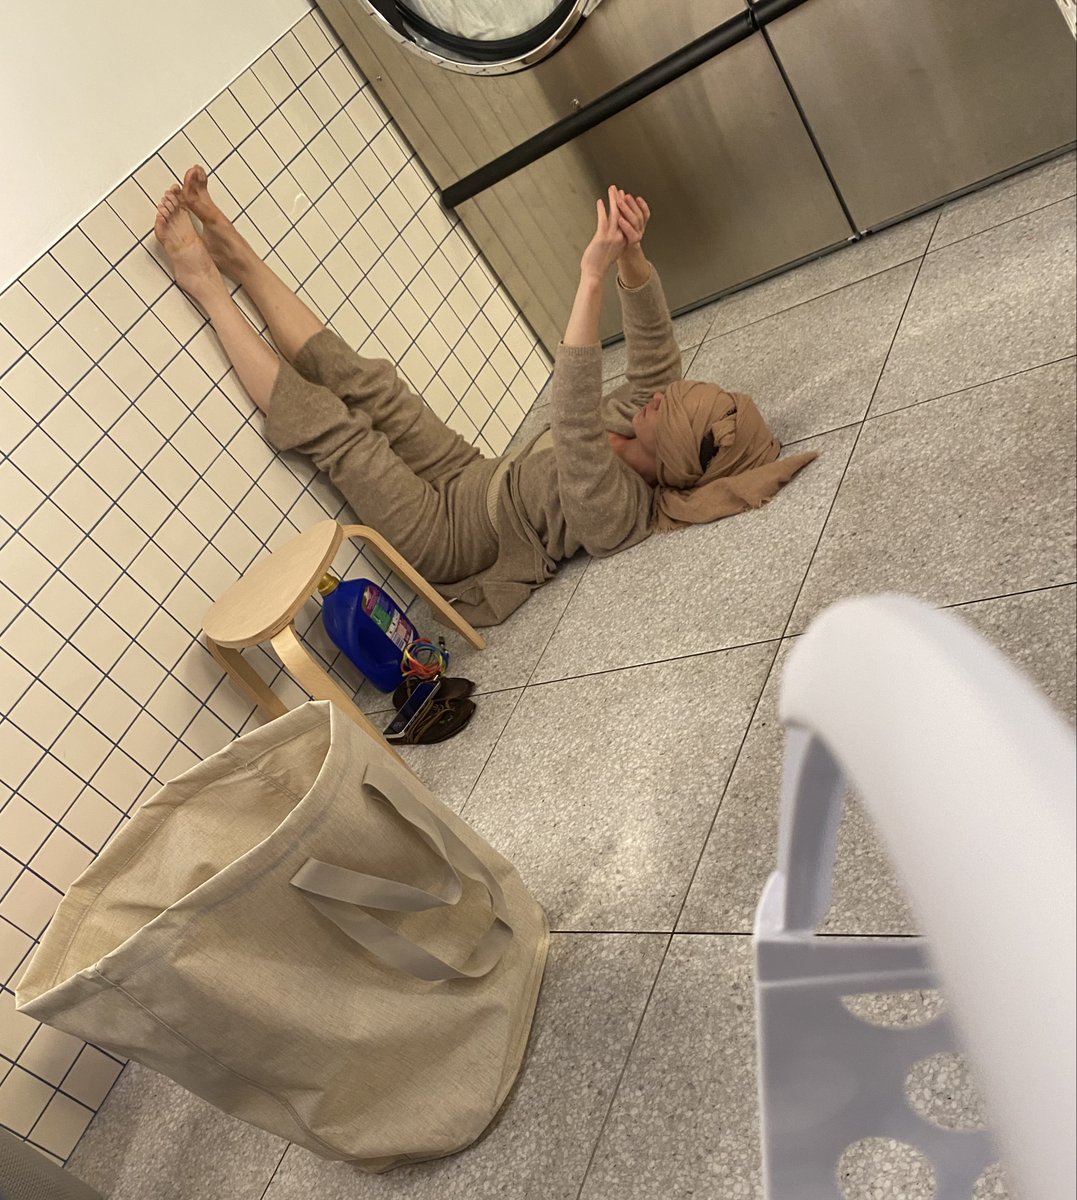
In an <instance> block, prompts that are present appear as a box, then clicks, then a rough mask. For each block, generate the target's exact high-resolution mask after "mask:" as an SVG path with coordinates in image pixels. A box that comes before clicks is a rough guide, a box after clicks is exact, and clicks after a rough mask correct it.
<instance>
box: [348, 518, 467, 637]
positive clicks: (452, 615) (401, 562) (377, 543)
mask: <svg viewBox="0 0 1077 1200" xmlns="http://www.w3.org/2000/svg"><path fill="white" fill-rule="evenodd" d="M344 536H345V537H347V538H354V539H355V540H356V541H360V542H365V543H366V544H367V545H369V546H373V548H374V549H375V550H376V551H377V552H378V554H379V555H380V556H381V557H382V558H384V559H385V561H386V562H387V563H388V564H389V566H390V567H392V569H393V570H394V571H395V572H396V573H397V574H398V575H399V576H400V577H401V579H406V580H407V581H408V583H409V584H411V586H412V587H413V588H414V589H415V591H417V592H418V593H419V595H420V596H422V597H424V598H425V599H426V601H427V603H428V604H429V605H430V607H431V608H432V609H434V611H435V612H439V613H440V614H441V615H442V617H444V618H445V622H446V623H447V624H448V625H451V626H452V627H453V629H455V630H456V632H457V633H458V634H460V636H461V637H462V638H464V639H465V640H466V641H468V642H470V643H471V644H472V645H473V646H474V647H475V649H476V650H485V649H486V639H485V638H484V637H483V636H482V634H481V633H479V631H478V630H477V629H475V628H474V627H473V626H472V625H470V624H469V623H468V622H467V621H465V620H464V618H463V617H461V616H460V615H459V614H458V613H457V611H456V609H455V608H453V606H452V605H451V604H450V603H449V602H448V600H446V599H445V597H444V596H442V595H441V594H440V592H437V591H435V590H434V588H433V587H431V586H430V584H429V583H427V582H426V580H425V579H424V578H423V577H422V575H420V574H419V572H418V571H416V570H415V568H414V567H413V566H412V565H411V563H409V562H408V560H407V559H406V558H402V557H401V556H400V554H399V553H398V552H397V551H396V550H394V549H393V547H392V546H391V545H390V544H389V542H387V541H386V540H385V538H383V537H382V536H381V534H380V533H378V532H377V530H374V529H371V528H370V527H369V526H367V525H345V526H344Z"/></svg>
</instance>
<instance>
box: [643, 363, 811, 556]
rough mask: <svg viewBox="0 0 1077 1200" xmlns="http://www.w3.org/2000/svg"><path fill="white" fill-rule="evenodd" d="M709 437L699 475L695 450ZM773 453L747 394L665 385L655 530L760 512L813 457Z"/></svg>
mask: <svg viewBox="0 0 1077 1200" xmlns="http://www.w3.org/2000/svg"><path fill="white" fill-rule="evenodd" d="M708 433H712V434H713V435H714V448H715V450H714V457H713V458H712V459H711V461H710V463H709V464H708V466H707V469H706V470H705V471H704V470H703V469H702V467H701V466H700V459H699V451H700V444H701V443H702V441H703V439H704V438H705V437H706V435H707V434H708ZM780 453H781V444H780V443H779V441H778V439H777V438H776V437H775V436H774V435H773V434H772V433H771V432H770V430H769V429H768V428H767V425H766V422H765V421H764V420H763V417H762V415H761V414H760V412H759V409H758V408H756V406H755V404H754V403H753V402H752V398H751V397H750V396H742V395H739V394H738V393H736V392H724V391H722V389H721V388H720V387H718V386H717V384H713V383H692V382H690V381H688V380H687V379H683V380H680V381H678V382H677V383H672V384H670V385H669V387H668V388H667V389H666V394H665V399H664V400H663V401H662V407H661V408H660V409H659V410H658V492H657V508H658V521H657V528H658V530H659V531H660V532H662V533H669V532H670V531H671V530H674V529H681V528H683V526H685V525H701V524H703V523H705V522H707V521H717V520H718V519H719V518H720V517H730V516H732V515H733V514H734V513H739V512H744V511H746V510H747V509H749V508H759V507H760V506H761V505H763V504H766V502H767V501H768V500H770V499H771V498H772V497H773V496H774V495H775V494H776V493H777V491H778V489H779V488H780V487H781V486H782V485H783V484H785V483H788V482H789V480H790V479H792V478H793V476H794V475H795V474H796V473H797V471H799V470H800V468H801V467H805V466H807V464H808V463H810V462H811V461H812V459H814V458H816V457H817V454H816V452H815V451H814V450H809V451H807V452H806V453H804V454H791V455H789V457H788V458H782V459H779V458H778V455H779V454H780Z"/></svg>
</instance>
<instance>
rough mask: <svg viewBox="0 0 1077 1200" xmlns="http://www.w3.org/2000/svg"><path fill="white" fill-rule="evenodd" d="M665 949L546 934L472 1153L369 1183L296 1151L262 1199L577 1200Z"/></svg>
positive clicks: (634, 939) (635, 941)
mask: <svg viewBox="0 0 1077 1200" xmlns="http://www.w3.org/2000/svg"><path fill="white" fill-rule="evenodd" d="M666 940H667V939H666V938H665V937H664V936H662V935H653V934H616V935H605V936H604V935H600V934H560V935H555V936H554V938H553V939H552V944H551V946H550V957H549V960H548V962H547V967H546V978H545V981H544V983H543V986H542V993H541V995H540V997H539V1004H538V1010H537V1012H536V1014H535V1023H534V1026H533V1028H532V1034H531V1044H530V1047H529V1049H528V1056H527V1060H526V1062H525V1064H524V1069H523V1073H522V1074H521V1076H520V1080H519V1083H518V1084H517V1086H516V1089H515V1090H514V1091H513V1093H512V1094H511V1095H510V1097H509V1099H508V1101H507V1102H506V1105H505V1108H504V1109H503V1110H502V1112H501V1114H500V1115H499V1117H498V1120H497V1122H496V1123H495V1125H494V1126H493V1128H492V1129H491V1131H490V1133H489V1134H488V1135H487V1136H486V1137H484V1138H483V1139H482V1140H481V1141H479V1142H478V1143H476V1145H474V1146H473V1147H471V1148H470V1149H469V1150H467V1151H465V1152H464V1153H462V1154H459V1155H454V1156H452V1157H450V1158H444V1159H441V1160H439V1161H437V1162H431V1163H422V1164H419V1165H417V1166H410V1167H401V1168H399V1169H397V1170H395V1171H391V1172H389V1173H388V1174H385V1175H376V1176H371V1175H364V1174H363V1173H362V1172H361V1171H358V1170H356V1169H355V1168H354V1167H350V1166H347V1165H346V1164H343V1163H330V1162H324V1161H323V1160H321V1159H318V1158H315V1157H314V1156H313V1155H311V1154H308V1153H307V1152H306V1151H303V1150H299V1149H295V1148H293V1149H291V1150H289V1152H288V1154H287V1156H286V1157H285V1160H284V1162H283V1164H282V1165H281V1168H280V1170H279V1172H278V1173H277V1176H276V1178H275V1179H274V1181H273V1184H272V1186H271V1187H270V1188H269V1191H268V1192H267V1193H266V1200H367V1198H370V1200H374V1198H377V1200H480V1198H482V1197H498V1198H499V1200H575V1197H576V1194H577V1191H578V1189H579V1186H580V1183H581V1181H582V1179H583V1174H584V1171H585V1170H586V1167H587V1161H588V1158H589V1156H590V1153H591V1150H592V1147H593V1146H594V1144H595V1140H596V1139H597V1137H598V1134H599V1130H600V1128H601V1125H602V1118H603V1116H604V1115H605V1113H606V1109H607V1107H608V1105H609V1102H610V1100H611V1098H612V1096H613V1090H614V1088H615V1086H616V1083H617V1078H618V1075H619V1074H620V1072H621V1069H622V1067H623V1065H624V1062H625V1059H626V1057H627V1055H628V1051H629V1047H630V1046H631V1044H632V1038H633V1036H634V1035H635V1032H636V1029H637V1027H638V1025H639V1021H640V1018H641V1016H642V1015H643V1009H644V1005H645V1004H646V1001H647V996H648V993H649V991H650V988H651V985H652V983H653V982H654V978H655V975H656V973H657V971H658V966H659V963H660V962H661V959H662V953H663V950H664V949H665V945H666ZM223 1195H224V1193H222V1197H223Z"/></svg>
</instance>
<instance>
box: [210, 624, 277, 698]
mask: <svg viewBox="0 0 1077 1200" xmlns="http://www.w3.org/2000/svg"><path fill="white" fill-rule="evenodd" d="M206 648H207V649H208V650H209V652H210V654H212V655H213V657H214V658H215V659H216V660H217V662H218V663H220V665H221V666H222V667H224V669H225V671H226V672H227V673H228V676H229V678H230V679H231V680H232V682H233V683H234V684H235V685H236V687H238V688H239V690H240V691H241V692H243V693H244V695H246V696H247V697H248V698H249V699H250V700H253V701H254V703H255V704H257V705H258V707H259V708H260V709H261V710H262V712H263V713H265V715H266V716H267V717H269V718H271V719H272V718H274V717H283V716H284V714H285V713H286V712H287V711H288V706H287V705H286V704H285V703H284V701H283V700H282V699H281V698H280V697H279V696H278V695H277V693H276V692H274V691H273V689H272V688H271V687H270V686H269V685H268V684H267V683H266V681H265V680H264V679H263V678H262V677H261V676H260V675H259V674H258V672H257V671H256V670H255V669H254V668H253V667H252V666H251V665H250V663H249V662H247V660H246V659H245V658H244V657H243V655H242V654H241V653H240V652H239V651H238V650H233V649H232V648H231V647H229V646H218V645H217V643H216V642H215V641H214V640H213V639H212V638H211V637H209V636H208V634H207V636H206Z"/></svg>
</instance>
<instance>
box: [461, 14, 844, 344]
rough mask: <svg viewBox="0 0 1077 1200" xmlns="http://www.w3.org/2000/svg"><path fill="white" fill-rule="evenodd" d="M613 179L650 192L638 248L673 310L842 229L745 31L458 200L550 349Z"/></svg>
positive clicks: (771, 73)
mask: <svg viewBox="0 0 1077 1200" xmlns="http://www.w3.org/2000/svg"><path fill="white" fill-rule="evenodd" d="M610 7H611V8H612V7H613V5H612V4H611V6H610ZM610 183H617V184H619V185H620V186H621V187H624V188H626V189H628V190H630V191H632V192H634V193H637V194H639V195H643V196H645V197H646V198H647V200H648V202H649V203H650V205H651V208H652V211H653V213H654V219H653V221H652V224H651V227H650V229H649V230H648V233H647V244H648V252H649V254H650V255H651V256H652V257H653V259H654V261H655V263H656V264H657V265H658V267H659V269H660V270H661V272H662V280H663V283H664V285H665V289H666V293H667V296H668V298H669V302H670V305H671V307H672V308H674V309H677V308H681V307H685V306H688V305H692V304H695V303H697V302H699V301H701V300H705V299H707V298H708V297H710V296H712V295H714V294H716V293H718V292H720V291H724V290H726V289H728V288H731V287H734V286H735V285H737V284H739V283H742V282H744V281H745V280H748V279H752V278H755V277H756V276H758V275H762V274H764V273H766V272H768V271H773V270H775V269H776V268H778V267H781V266H783V265H784V264H785V263H788V262H792V261H794V260H796V259H799V258H802V257H804V256H806V255H809V254H812V253H814V252H816V251H818V250H821V249H823V248H825V247H827V246H832V245H835V244H836V243H839V242H842V241H845V240H846V239H848V238H849V236H850V235H851V232H852V231H851V230H850V228H849V224H848V221H847V220H846V219H845V216H844V214H843V213H842V211H841V207H840V205H839V203H838V201H837V198H836V197H835V195H834V191H833V189H832V187H831V186H830V184H829V182H828V180H827V178H826V175H825V172H824V171H823V168H822V166H821V165H820V163H819V159H818V156H817V155H816V153H815V151H814V150H813V148H812V146H811V143H810V141H809V139H808V137H807V135H806V134H805V132H804V127H803V125H802V123H801V122H800V119H799V117H798V116H797V113H796V110H795V107H794V105H793V102H792V100H791V99H790V96H789V93H788V91H787V90H786V88H785V86H784V85H783V83H782V81H781V77H780V75H779V74H778V71H777V69H776V68H775V66H774V61H773V59H772V58H771V56H770V53H769V51H768V50H767V48H766V46H765V45H764V43H763V41H762V39H761V38H751V39H749V40H748V41H745V42H742V43H740V44H739V45H737V46H735V47H733V48H732V49H731V50H729V51H727V52H726V53H724V54H722V55H721V56H720V57H718V58H716V59H714V60H712V61H711V62H710V63H707V64H706V65H704V66H702V67H699V68H697V69H696V70H695V71H692V72H690V73H689V74H687V75H685V76H682V78H680V79H678V80H676V81H675V82H674V83H672V84H669V85H668V86H667V87H665V88H663V89H662V90H661V91H659V92H656V93H654V94H653V95H651V96H649V97H647V99H645V100H641V101H640V102H639V103H638V104H635V105H633V106H632V107H631V108H629V109H626V110H625V111H624V112H623V113H620V114H619V115H618V116H616V117H613V118H611V119H610V120H608V121H606V122H605V123H603V124H602V125H600V126H598V127H597V128H595V129H593V130H591V131H590V132H589V133H586V134H584V135H583V136H582V137H580V138H577V139H576V140H575V141H573V142H570V143H569V144H568V145H566V146H563V147H562V148H561V149H559V150H556V151H554V152H553V153H552V154H549V155H547V156H546V157H545V158H542V159H540V160H539V161H538V162H536V163H533V164H532V165H531V166H530V167H527V168H525V169H524V170H523V171H520V172H518V173H516V174H515V175H512V176H510V177H509V178H508V179H506V180H503V181H502V182H501V183H499V184H497V185H496V186H494V187H493V188H490V189H489V190H488V191H486V192H482V193H480V194H479V195H478V196H476V197H475V199H474V200H470V201H468V202H467V203H466V204H463V205H461V207H460V210H459V211H460V215H461V216H462V217H463V219H464V222H465V224H466V225H467V226H468V228H469V230H471V232H472V233H473V234H474V235H475V237H476V240H477V241H478V242H479V245H480V246H481V247H482V249H483V251H484V252H485V254H486V255H487V257H488V258H489V260H490V262H491V264H492V266H493V267H494V269H495V270H496V271H497V272H498V274H499V275H501V277H502V279H503V280H504V281H505V284H506V286H507V287H508V289H509V291H510V292H511V294H512V296H513V298H514V299H515V300H516V302H517V303H518V304H519V305H520V307H521V308H522V309H523V311H524V313H525V314H526V316H527V318H528V320H529V321H530V322H531V324H532V326H533V327H534V329H535V331H536V332H537V333H538V335H539V336H540V337H541V338H542V340H543V342H544V343H545V344H546V345H547V346H548V347H551V348H552V347H553V346H555V345H556V343H557V341H558V339H559V338H560V336H561V333H562V331H563V329H564V322H565V320H566V318H567V315H568V310H569V307H570V305H571V301H572V296H573V294H574V292H575V287H576V281H577V278H578V270H579V257H580V253H581V251H582V249H583V247H584V245H585V244H586V242H587V241H588V239H589V238H590V236H591V234H592V233H593V232H594V222H595V217H594V205H595V197H597V196H601V195H603V194H604V193H605V190H606V188H607V186H608V185H609V184H610ZM480 219H481V223H480ZM603 316H604V320H603V326H602V336H603V337H608V336H610V335H612V334H615V333H617V332H619V331H620V312H619V308H618V305H617V303H616V300H615V298H614V297H613V294H612V287H611V295H610V297H609V301H608V303H607V304H606V306H605V312H604V314H603Z"/></svg>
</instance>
